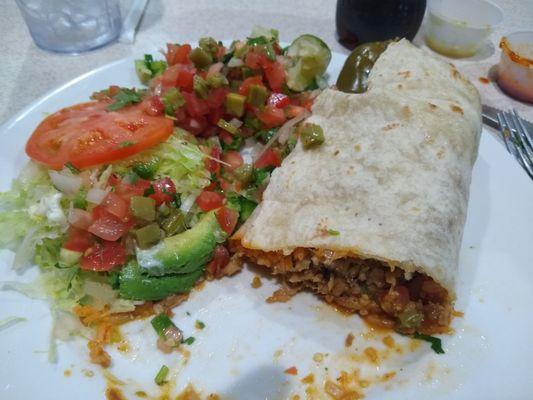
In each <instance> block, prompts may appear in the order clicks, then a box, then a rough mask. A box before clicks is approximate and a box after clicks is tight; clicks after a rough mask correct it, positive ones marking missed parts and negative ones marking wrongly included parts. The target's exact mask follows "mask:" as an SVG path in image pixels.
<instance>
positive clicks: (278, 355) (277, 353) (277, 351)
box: [274, 349, 283, 359]
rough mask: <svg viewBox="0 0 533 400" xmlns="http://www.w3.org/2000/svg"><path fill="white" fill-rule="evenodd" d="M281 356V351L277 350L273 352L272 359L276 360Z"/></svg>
mask: <svg viewBox="0 0 533 400" xmlns="http://www.w3.org/2000/svg"><path fill="white" fill-rule="evenodd" d="M282 355H283V350H281V349H278V350H276V351H275V352H274V358H276V359H278V358H280V357H281V356H282Z"/></svg>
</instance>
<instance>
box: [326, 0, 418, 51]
mask: <svg viewBox="0 0 533 400" xmlns="http://www.w3.org/2000/svg"><path fill="white" fill-rule="evenodd" d="M425 10H426V0H337V15H336V22H337V34H338V36H339V42H340V43H341V44H343V45H344V46H346V47H348V48H351V49H352V48H354V47H355V46H356V45H358V44H361V43H367V42H376V41H382V40H387V39H393V38H407V39H409V40H413V38H414V37H415V35H416V32H417V31H418V28H420V24H421V23H422V18H424V12H425Z"/></svg>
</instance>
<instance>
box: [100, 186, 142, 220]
mask: <svg viewBox="0 0 533 400" xmlns="http://www.w3.org/2000/svg"><path fill="white" fill-rule="evenodd" d="M150 185H151V184H150V181H148V180H146V179H140V178H139V179H137V180H136V181H135V183H133V184H130V183H126V182H124V181H121V182H120V183H119V184H117V185H116V186H115V193H116V194H118V195H119V196H120V197H122V198H123V199H125V200H129V199H130V198H132V197H133V196H142V195H144V191H145V190H146V189H148V188H149V187H150ZM93 214H94V211H93Z"/></svg>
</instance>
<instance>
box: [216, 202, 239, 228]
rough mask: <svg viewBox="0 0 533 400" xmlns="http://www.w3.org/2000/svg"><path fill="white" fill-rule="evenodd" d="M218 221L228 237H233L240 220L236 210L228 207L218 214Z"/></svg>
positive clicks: (222, 208) (221, 209)
mask: <svg viewBox="0 0 533 400" xmlns="http://www.w3.org/2000/svg"><path fill="white" fill-rule="evenodd" d="M216 214H217V221H218V224H219V225H220V227H221V228H222V230H223V231H224V232H226V233H227V234H228V235H231V234H232V233H233V231H234V230H235V227H236V226H237V221H238V220H239V213H238V212H237V211H235V210H232V209H231V208H228V207H221V208H220V210H218V211H217V212H216Z"/></svg>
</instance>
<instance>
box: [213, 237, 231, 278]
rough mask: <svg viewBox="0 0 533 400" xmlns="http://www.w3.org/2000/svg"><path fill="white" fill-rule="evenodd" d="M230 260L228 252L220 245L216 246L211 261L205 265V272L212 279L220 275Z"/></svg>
mask: <svg viewBox="0 0 533 400" xmlns="http://www.w3.org/2000/svg"><path fill="white" fill-rule="evenodd" d="M229 260H230V256H229V251H228V249H226V248H225V247H224V246H222V245H220V244H219V245H217V246H216V247H215V250H214V251H213V259H212V260H211V262H210V263H209V264H207V272H209V273H210V274H211V275H212V276H214V277H219V276H221V275H222V270H223V269H224V267H225V266H226V265H228V263H229Z"/></svg>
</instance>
